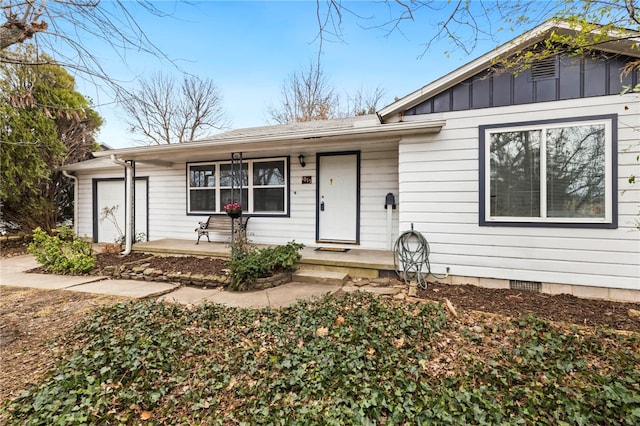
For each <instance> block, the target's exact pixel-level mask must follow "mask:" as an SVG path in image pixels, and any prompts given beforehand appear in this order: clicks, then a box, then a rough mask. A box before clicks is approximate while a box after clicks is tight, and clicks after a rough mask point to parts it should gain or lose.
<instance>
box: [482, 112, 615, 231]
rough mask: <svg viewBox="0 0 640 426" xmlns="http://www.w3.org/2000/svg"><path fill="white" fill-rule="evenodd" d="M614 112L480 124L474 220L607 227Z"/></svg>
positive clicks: (611, 197) (612, 180)
mask: <svg viewBox="0 0 640 426" xmlns="http://www.w3.org/2000/svg"><path fill="white" fill-rule="evenodd" d="M615 126H616V117H615V116H600V117H589V118H584V119H580V120H576V121H568V120H565V121H562V122H561V121H559V120H553V121H548V122H535V123H520V124H517V125H500V126H481V127H480V141H481V149H482V155H481V161H482V164H481V167H480V170H481V172H482V171H483V172H484V175H483V176H481V177H480V179H481V191H480V192H481V197H482V199H481V203H480V205H481V212H480V215H481V216H480V224H481V225H492V224H515V225H518V224H523V223H531V224H539V225H540V226H544V225H547V224H554V225H557V226H562V225H563V224H566V225H567V226H572V225H571V224H573V225H574V226H581V225H585V226H603V227H615V225H616V222H615V218H614V210H615V208H614V202H615V200H616V198H617V197H616V182H615V174H616V173H615V167H614V166H615V155H614V153H615V152H616V151H615V146H616V141H615Z"/></svg>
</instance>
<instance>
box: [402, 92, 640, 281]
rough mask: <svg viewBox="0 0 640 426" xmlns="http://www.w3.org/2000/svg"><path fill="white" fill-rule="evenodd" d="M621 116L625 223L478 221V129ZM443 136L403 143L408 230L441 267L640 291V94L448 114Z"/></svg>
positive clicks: (404, 226) (467, 272)
mask: <svg viewBox="0 0 640 426" xmlns="http://www.w3.org/2000/svg"><path fill="white" fill-rule="evenodd" d="M602 114H618V228H617V229H588V228H545V227H526V226H523V227H501V226H482V227H481V226H479V181H478V169H479V137H478V134H479V133H478V132H479V126H481V125H495V124H505V123H518V122H526V121H535V120H548V119H557V118H567V119H570V118H574V117H585V116H594V115H602ZM441 117H442V118H443V119H445V120H446V126H445V127H444V128H443V130H442V131H441V132H440V133H439V134H436V135H432V136H425V137H422V138H412V139H409V138H406V139H405V140H403V141H401V142H400V146H399V188H400V194H401V196H400V232H403V231H405V230H408V229H410V227H411V224H413V225H414V228H415V230H417V231H420V232H421V233H423V234H424V235H425V237H426V238H427V240H428V241H429V245H430V248H431V254H430V262H431V266H432V270H433V271H434V272H436V273H442V272H444V270H445V268H446V267H449V268H450V273H451V274H452V275H458V276H467V277H479V278H496V279H505V280H523V281H539V282H543V283H559V284H571V285H581V286H593V287H607V288H618V289H632V290H640V231H638V230H637V229H636V228H635V224H636V220H637V219H638V213H639V208H640V185H639V184H638V183H636V184H635V185H631V184H629V182H628V178H629V176H630V175H632V174H635V175H637V174H638V162H637V158H636V157H637V156H638V154H639V153H640V152H639V151H640V148H639V146H638V144H639V140H640V137H639V134H638V132H639V130H640V96H639V95H637V94H634V95H625V96H619V95H615V96H604V97H598V98H588V99H578V100H567V101H558V102H548V103H538V104H528V105H519V106H509V107H500V108H487V109H478V110H472V111H459V112H447V113H442V114H441Z"/></svg>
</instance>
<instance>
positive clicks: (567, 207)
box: [547, 125, 606, 217]
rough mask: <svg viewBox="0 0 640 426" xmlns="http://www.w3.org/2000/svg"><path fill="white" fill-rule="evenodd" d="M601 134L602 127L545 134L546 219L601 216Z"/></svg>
mask: <svg viewBox="0 0 640 426" xmlns="http://www.w3.org/2000/svg"><path fill="white" fill-rule="evenodd" d="M604 130H605V129H604V125H593V126H576V127H562V128H557V129H548V130H547V211H548V216H550V217H601V216H603V215H604V211H605V192H606V191H605V132H604Z"/></svg>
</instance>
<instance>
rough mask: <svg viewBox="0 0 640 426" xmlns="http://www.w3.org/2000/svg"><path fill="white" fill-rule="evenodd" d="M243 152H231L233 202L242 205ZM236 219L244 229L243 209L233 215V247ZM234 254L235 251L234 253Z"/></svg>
mask: <svg viewBox="0 0 640 426" xmlns="http://www.w3.org/2000/svg"><path fill="white" fill-rule="evenodd" d="M236 179H238V180H237V183H238V185H239V188H238V194H239V196H238V199H236ZM242 181H243V176H242V152H232V153H231V202H232V203H238V204H240V205H242ZM236 220H238V221H239V222H240V223H239V227H238V228H239V230H240V231H242V211H240V214H239V215H238V216H237V217H231V247H233V243H234V238H235V234H236ZM232 254H233V253H232Z"/></svg>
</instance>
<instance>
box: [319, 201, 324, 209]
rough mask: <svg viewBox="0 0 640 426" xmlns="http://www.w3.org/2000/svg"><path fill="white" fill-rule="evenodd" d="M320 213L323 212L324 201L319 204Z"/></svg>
mask: <svg viewBox="0 0 640 426" xmlns="http://www.w3.org/2000/svg"><path fill="white" fill-rule="evenodd" d="M320 211H321V212H323V211H324V201H321V202H320Z"/></svg>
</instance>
